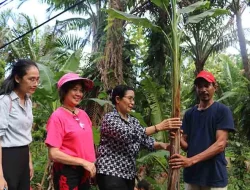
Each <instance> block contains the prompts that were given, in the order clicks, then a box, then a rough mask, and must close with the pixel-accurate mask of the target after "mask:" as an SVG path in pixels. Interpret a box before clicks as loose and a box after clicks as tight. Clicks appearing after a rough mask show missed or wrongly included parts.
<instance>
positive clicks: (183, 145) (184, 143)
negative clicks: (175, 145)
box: [180, 134, 188, 152]
mask: <svg viewBox="0 0 250 190" xmlns="http://www.w3.org/2000/svg"><path fill="white" fill-rule="evenodd" d="M180 144H181V149H182V150H183V151H185V152H186V151H187V148H188V143H187V135H185V134H184V135H182V136H181V142H180Z"/></svg>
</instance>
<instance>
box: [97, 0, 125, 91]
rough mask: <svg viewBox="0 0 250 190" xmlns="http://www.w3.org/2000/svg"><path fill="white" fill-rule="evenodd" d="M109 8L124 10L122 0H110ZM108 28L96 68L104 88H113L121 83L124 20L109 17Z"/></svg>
mask: <svg viewBox="0 0 250 190" xmlns="http://www.w3.org/2000/svg"><path fill="white" fill-rule="evenodd" d="M109 7H110V8H113V9H116V10H119V11H124V4H123V1H122V0H110V4H109ZM109 22H112V24H111V26H110V23H109V24H108V26H109V28H108V31H107V42H106V47H105V50H104V58H103V59H102V60H101V61H100V63H99V66H98V69H99V71H100V73H101V80H102V82H103V84H104V89H105V90H107V89H110V88H114V87H115V86H116V85H118V84H122V83H123V72H122V68H123V63H122V47H123V43H124V37H123V24H124V21H122V20H118V19H114V20H111V19H109Z"/></svg>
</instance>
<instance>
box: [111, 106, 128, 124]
mask: <svg viewBox="0 0 250 190" xmlns="http://www.w3.org/2000/svg"><path fill="white" fill-rule="evenodd" d="M113 115H114V116H116V117H119V118H120V119H122V120H123V121H125V122H127V123H129V122H130V121H131V119H132V117H131V116H130V115H129V114H128V120H125V119H123V118H122V117H121V116H120V114H119V112H118V111H117V109H116V108H114V110H113Z"/></svg>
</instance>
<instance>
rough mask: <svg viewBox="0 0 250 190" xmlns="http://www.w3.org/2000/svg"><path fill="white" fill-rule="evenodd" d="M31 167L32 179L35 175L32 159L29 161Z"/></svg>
mask: <svg viewBox="0 0 250 190" xmlns="http://www.w3.org/2000/svg"><path fill="white" fill-rule="evenodd" d="M29 168H30V180H32V178H33V177H34V168H33V163H32V161H30V162H29Z"/></svg>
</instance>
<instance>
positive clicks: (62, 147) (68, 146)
mask: <svg viewBox="0 0 250 190" xmlns="http://www.w3.org/2000/svg"><path fill="white" fill-rule="evenodd" d="M57 87H58V90H59V96H60V102H61V104H62V106H61V107H59V108H58V109H57V110H56V111H54V112H53V113H52V115H51V116H50V118H49V120H48V123H47V138H46V140H45V143H46V145H47V146H48V149H49V157H50V159H51V160H52V161H53V162H54V163H53V180H54V188H55V190H66V189H67V190H88V189H89V188H90V184H89V178H90V177H93V176H95V174H96V168H95V164H94V162H95V150H94V141H93V134H92V123H91V120H90V118H89V116H88V115H87V114H86V112H85V111H83V110H81V109H79V108H77V107H76V106H77V105H79V103H80V102H81V100H82V99H83V91H84V90H86V91H88V90H90V89H92V88H93V81H91V80H89V79H86V78H81V77H79V75H78V74H75V73H68V74H65V75H64V76H62V77H61V78H60V80H59V81H58V83H57Z"/></svg>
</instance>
